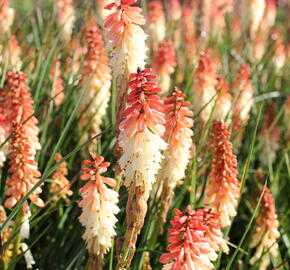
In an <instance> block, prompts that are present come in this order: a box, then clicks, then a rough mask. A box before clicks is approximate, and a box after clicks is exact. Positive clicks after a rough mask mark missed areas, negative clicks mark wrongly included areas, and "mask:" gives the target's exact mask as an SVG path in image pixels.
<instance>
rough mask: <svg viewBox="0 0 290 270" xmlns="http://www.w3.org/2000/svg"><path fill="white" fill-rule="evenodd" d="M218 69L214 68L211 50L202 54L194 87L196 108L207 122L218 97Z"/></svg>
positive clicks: (204, 121) (203, 120)
mask: <svg viewBox="0 0 290 270" xmlns="http://www.w3.org/2000/svg"><path fill="white" fill-rule="evenodd" d="M217 83H218V81H217V76H216V70H215V68H214V65H213V62H212V59H211V57H210V54H209V51H208V50H206V51H204V52H203V53H202V54H201V58H200V60H199V64H198V67H197V70H196V75H195V83H194V85H193V88H192V92H193V99H194V108H195V109H196V112H199V111H201V110H202V111H201V112H200V118H201V120H202V122H203V123H206V122H207V121H208V119H209V117H210V114H211V112H212V110H213V107H214V104H215V99H216V85H217Z"/></svg>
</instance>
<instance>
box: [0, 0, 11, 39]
mask: <svg viewBox="0 0 290 270" xmlns="http://www.w3.org/2000/svg"><path fill="white" fill-rule="evenodd" d="M14 16H15V11H14V9H12V8H11V7H9V0H1V1H0V39H1V37H2V36H3V35H5V33H7V32H8V31H9V30H10V27H11V25H12V24H13V21H14Z"/></svg>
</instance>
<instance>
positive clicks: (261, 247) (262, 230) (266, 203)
mask: <svg viewBox="0 0 290 270" xmlns="http://www.w3.org/2000/svg"><path fill="white" fill-rule="evenodd" d="M256 224H257V228H256V231H255V234H254V235H253V242H252V243H251V248H255V247H256V252H255V254H254V256H253V257H252V259H251V261H250V263H251V264H254V263H256V262H257V261H258V260H260V259H261V264H260V266H259V270H265V269H267V267H268V265H269V264H270V255H272V256H273V257H278V254H279V252H278V251H279V246H278V243H277V240H278V238H279V237H280V233H279V231H278V227H279V222H278V219H277V215H276V209H275V204H274V199H273V197H272V194H271V192H270V190H269V189H268V188H266V189H265V192H264V195H263V198H262V202H261V212H260V214H259V217H258V219H257V221H256ZM264 252H265V254H263V253H264Z"/></svg>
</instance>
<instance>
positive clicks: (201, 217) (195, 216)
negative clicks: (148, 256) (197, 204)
mask: <svg viewBox="0 0 290 270" xmlns="http://www.w3.org/2000/svg"><path fill="white" fill-rule="evenodd" d="M174 212H175V214H176V216H175V217H174V218H173V219H172V220H171V222H170V223H171V225H172V228H169V229H168V232H169V238H168V241H169V243H170V244H169V245H168V247H167V250H168V253H166V254H163V255H161V257H160V262H161V263H163V264H165V265H164V266H163V268H162V269H164V270H186V269H213V268H214V265H213V264H212V263H211V261H214V260H216V258H217V252H218V251H219V249H220V248H221V249H223V250H224V251H225V252H228V247H227V245H226V243H225V241H224V240H223V238H222V234H221V229H220V228H221V225H220V224H219V223H218V222H217V220H218V218H219V215H218V214H216V213H213V212H212V211H211V210H210V209H208V208H204V209H198V210H192V209H191V207H190V206H188V207H187V209H186V212H185V213H182V212H181V211H180V210H178V209H175V210H174Z"/></svg>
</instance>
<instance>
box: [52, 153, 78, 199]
mask: <svg viewBox="0 0 290 270" xmlns="http://www.w3.org/2000/svg"><path fill="white" fill-rule="evenodd" d="M54 160H55V162H59V161H61V160H62V156H61V154H60V153H56V154H55V157H54ZM67 174H68V170H67V163H66V162H65V161H64V162H62V163H61V164H60V165H59V166H58V167H57V168H56V170H55V171H54V173H53V174H52V176H51V179H52V182H51V185H50V188H49V192H50V193H51V194H53V197H52V199H53V200H54V201H55V200H57V199H58V197H59V198H61V199H63V200H64V201H65V202H66V203H70V202H71V201H70V199H69V197H70V196H72V195H73V192H72V191H71V189H70V187H71V183H70V182H69V180H68V179H67Z"/></svg>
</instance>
